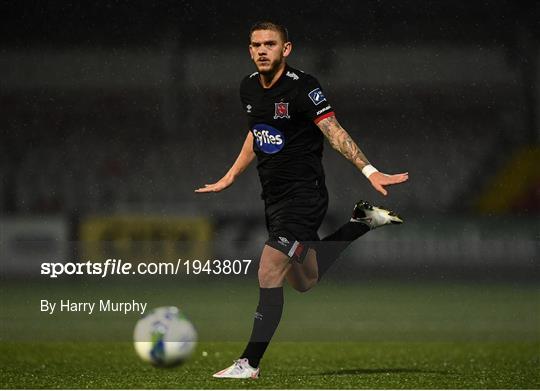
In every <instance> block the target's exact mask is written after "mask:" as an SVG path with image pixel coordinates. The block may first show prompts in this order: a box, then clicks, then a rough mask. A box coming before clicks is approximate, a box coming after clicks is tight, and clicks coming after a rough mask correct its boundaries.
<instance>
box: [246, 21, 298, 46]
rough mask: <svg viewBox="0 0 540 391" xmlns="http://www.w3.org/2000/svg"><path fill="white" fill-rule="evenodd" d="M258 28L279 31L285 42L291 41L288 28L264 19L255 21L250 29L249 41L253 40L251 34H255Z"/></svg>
mask: <svg viewBox="0 0 540 391" xmlns="http://www.w3.org/2000/svg"><path fill="white" fill-rule="evenodd" d="M257 30H272V31H276V32H278V33H279V35H281V38H282V39H283V42H289V32H288V31H287V28H286V27H284V26H282V25H280V24H277V23H274V22H270V21H268V20H263V21H259V22H255V23H253V25H252V26H251V29H250V30H249V42H251V35H252V34H253V32H254V31H257Z"/></svg>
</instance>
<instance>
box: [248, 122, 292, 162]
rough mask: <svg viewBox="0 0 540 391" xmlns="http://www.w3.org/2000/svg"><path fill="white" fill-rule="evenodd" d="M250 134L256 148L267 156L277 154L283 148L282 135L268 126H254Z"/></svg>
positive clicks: (283, 139)
mask: <svg viewBox="0 0 540 391" xmlns="http://www.w3.org/2000/svg"><path fill="white" fill-rule="evenodd" d="M252 132H253V136H254V137H255V140H254V142H255V145H256V146H257V148H258V149H259V150H260V151H262V152H264V153H266V154H268V155H273V154H274V153H278V152H279V151H281V150H282V149H283V147H284V146H285V138H284V137H283V134H282V133H281V132H280V131H279V130H277V129H276V128H274V127H272V126H270V125H267V124H256V125H255V126H254V127H253V130H252Z"/></svg>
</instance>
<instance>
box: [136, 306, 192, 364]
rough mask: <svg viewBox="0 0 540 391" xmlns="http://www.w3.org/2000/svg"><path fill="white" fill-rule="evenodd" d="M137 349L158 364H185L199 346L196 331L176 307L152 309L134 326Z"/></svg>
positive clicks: (150, 360)
mask: <svg viewBox="0 0 540 391" xmlns="http://www.w3.org/2000/svg"><path fill="white" fill-rule="evenodd" d="M133 338H134V342H135V351H136V352H137V354H138V355H139V357H140V358H141V359H142V360H143V361H146V362H149V363H151V364H152V365H155V366H174V365H179V364H182V363H183V362H184V361H186V360H187V359H188V358H189V356H191V354H192V353H193V350H194V349H195V346H196V345H197V331H196V330H195V327H193V324H192V323H191V322H190V321H189V319H188V318H186V316H185V315H184V314H183V313H182V311H180V310H179V309H178V308H177V307H159V308H155V309H153V310H151V311H150V312H149V313H148V314H147V315H146V316H145V317H144V318H142V319H140V320H139V321H138V322H137V324H136V325H135V331H134V332H133Z"/></svg>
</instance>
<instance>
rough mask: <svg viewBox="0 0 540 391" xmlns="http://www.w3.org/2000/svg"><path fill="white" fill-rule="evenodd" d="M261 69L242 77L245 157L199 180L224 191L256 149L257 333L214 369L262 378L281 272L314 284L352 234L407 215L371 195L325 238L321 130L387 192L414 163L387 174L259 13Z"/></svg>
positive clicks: (255, 38)
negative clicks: (260, 228) (262, 234)
mask: <svg viewBox="0 0 540 391" xmlns="http://www.w3.org/2000/svg"><path fill="white" fill-rule="evenodd" d="M249 38H250V42H249V52H250V54H251V59H252V60H253V62H254V63H255V66H256V68H257V72H254V73H252V74H251V75H249V76H247V77H245V78H244V79H243V81H242V83H241V85H240V96H241V100H242V105H243V108H244V110H245V111H246V114H247V117H248V123H249V131H248V133H247V136H246V139H245V141H244V145H243V147H242V150H241V151H240V154H239V155H238V158H237V159H236V161H235V162H234V164H233V165H232V167H231V168H230V169H229V171H228V172H227V173H226V174H225V176H224V177H223V178H221V179H220V180H219V181H217V182H215V183H212V184H207V185H205V186H204V187H202V188H200V189H197V190H195V191H196V192H198V193H206V192H220V191H222V190H224V189H226V188H228V187H229V186H231V185H232V184H233V182H234V180H235V178H236V177H237V176H238V175H240V174H241V173H242V172H243V171H244V170H245V169H246V167H248V166H249V164H250V163H251V162H252V161H253V160H254V159H255V157H257V161H258V164H257V169H258V172H259V178H260V181H261V185H262V190H263V192H262V198H263V199H264V204H265V216H266V226H267V229H268V240H267V241H266V243H265V246H264V248H263V250H262V255H261V258H260V263H259V270H258V278H259V286H260V291H259V303H258V306H257V310H256V312H255V319H254V324H253V329H252V333H251V337H250V340H249V342H248V344H247V346H246V348H245V350H244V352H243V353H242V354H241V355H240V358H239V359H237V360H235V361H234V364H233V365H231V366H230V367H228V368H225V369H224V370H222V371H220V372H217V373H216V374H214V377H217V378H239V379H243V378H257V377H258V376H259V362H260V360H261V358H262V356H263V354H264V352H265V350H266V348H267V347H268V344H269V342H270V340H271V338H272V336H273V335H274V332H275V330H276V329H277V326H278V324H279V321H280V319H281V314H282V311H283V282H284V280H287V281H288V283H289V284H290V285H291V286H293V287H294V288H295V289H297V290H299V291H301V292H305V291H307V290H309V289H310V288H312V287H313V286H314V285H315V284H316V283H317V282H318V281H319V280H320V279H321V277H322V276H323V275H324V274H325V273H326V271H327V270H328V269H329V267H330V266H331V265H332V264H333V263H334V261H335V260H336V259H337V258H338V257H339V255H340V254H341V252H342V251H343V250H344V249H345V248H346V247H347V246H348V245H349V244H350V243H351V242H353V241H354V240H356V239H357V238H358V237H360V236H361V235H363V234H365V233H366V232H368V231H369V230H371V229H374V228H377V227H380V226H383V225H388V224H400V223H402V222H403V221H402V220H401V218H400V217H399V216H397V215H396V214H394V213H393V212H391V211H389V210H385V209H383V208H381V207H375V206H372V205H371V204H369V203H368V202H365V201H360V202H358V203H357V204H356V205H355V206H354V209H353V213H352V217H351V219H350V221H348V222H346V223H345V224H344V225H343V226H341V227H340V228H339V229H338V230H337V231H335V232H334V233H332V234H331V235H329V236H327V237H325V238H323V239H319V237H318V235H317V231H318V229H319V227H320V225H321V223H322V221H323V218H324V216H325V214H326V210H327V207H328V193H327V190H326V186H325V180H324V171H323V167H322V162H321V160H322V150H323V142H324V137H326V139H328V141H329V142H330V145H331V146H332V147H333V148H334V149H336V150H337V151H339V152H340V153H341V154H342V155H343V156H344V157H345V158H347V160H349V161H350V162H351V163H352V164H354V165H355V167H357V168H358V170H360V171H361V172H362V173H363V174H364V175H365V176H366V177H367V178H368V180H369V181H370V182H371V185H372V186H373V187H374V188H375V189H376V190H377V191H379V192H381V193H382V194H384V195H386V194H387V191H386V189H385V186H386V185H393V184H397V183H401V182H404V181H406V180H407V179H408V173H402V174H396V175H387V174H383V173H381V172H379V171H378V170H377V169H375V168H374V167H373V166H372V165H371V164H370V162H369V161H368V159H367V158H366V156H365V155H364V154H363V153H362V151H361V150H360V149H359V148H358V146H357V145H356V143H355V142H354V141H353V140H352V139H351V137H350V136H349V134H348V133H347V132H346V131H345V130H344V129H343V128H342V127H341V125H340V124H339V122H338V120H337V118H336V115H335V113H334V111H333V109H332V106H331V105H330V102H328V100H327V99H326V97H325V95H324V93H323V91H322V89H321V86H320V85H319V82H318V81H317V79H315V78H314V77H313V76H310V75H308V74H306V73H304V72H302V71H299V70H297V69H294V68H292V67H290V66H289V65H287V64H286V61H285V60H286V59H287V57H289V55H290V54H291V50H292V44H291V42H290V41H289V39H288V36H287V30H286V29H285V28H284V27H283V26H280V25H278V24H275V23H272V22H258V23H256V24H254V25H253V27H252V28H251V30H250V34H249Z"/></svg>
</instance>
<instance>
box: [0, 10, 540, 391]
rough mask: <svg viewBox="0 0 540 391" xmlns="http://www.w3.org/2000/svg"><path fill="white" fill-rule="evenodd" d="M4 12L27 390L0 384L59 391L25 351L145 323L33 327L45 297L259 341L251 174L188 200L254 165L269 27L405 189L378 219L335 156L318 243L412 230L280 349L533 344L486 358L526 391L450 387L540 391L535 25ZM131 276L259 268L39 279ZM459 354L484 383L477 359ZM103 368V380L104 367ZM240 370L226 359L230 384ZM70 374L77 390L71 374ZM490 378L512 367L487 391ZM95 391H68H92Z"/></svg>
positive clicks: (259, 209)
mask: <svg viewBox="0 0 540 391" xmlns="http://www.w3.org/2000/svg"><path fill="white" fill-rule="evenodd" d="M0 7H1V11H0V15H1V16H0V18H1V20H2V23H0V134H1V141H0V167H1V168H0V175H1V178H2V181H1V183H0V212H1V214H0V225H1V228H0V234H1V235H0V246H1V248H0V250H1V252H0V277H1V280H2V283H1V285H0V293H1V296H0V304H1V305H0V331H1V333H0V341H2V342H3V344H2V345H0V348H2V349H3V351H4V353H5V355H4V356H5V357H6V359H5V361H4V364H5V365H6V368H8V367H9V373H10V375H9V376H10V377H9V382H8V381H7V377H6V378H5V379H4V380H6V381H5V382H2V383H4V384H9V385H11V387H19V386H21V384H22V385H25V384H26V385H33V387H34V388H35V387H41V386H43V384H45V385H47V384H53V385H54V384H59V383H57V379H58V378H59V377H60V376H63V374H62V372H59V374H58V377H54V376H56V375H50V376H53V378H52V380H51V381H52V383H39V379H40V375H39V373H38V372H31V371H34V370H35V371H39V368H38V369H34V367H35V365H34V364H33V363H34V361H35V360H37V361H39V360H40V359H39V358H36V359H35V360H34V361H33V359H32V357H34V356H33V352H32V351H33V348H32V347H31V346H27V347H26V348H24V349H20V347H19V346H18V345H13V344H10V343H12V342H13V341H17V340H31V341H33V340H36V339H38V340H53V341H65V340H69V341H82V340H90V341H95V340H98V341H103V340H106V341H112V340H114V341H117V340H122V341H129V340H130V338H131V328H132V326H133V324H134V321H135V319H136V318H137V315H136V314H133V315H129V316H127V317H124V316H119V315H117V314H99V315H96V316H94V317H87V316H85V315H75V314H61V315H58V316H57V317H50V316H48V315H45V314H41V313H40V312H39V307H38V306H39V300H40V299H41V298H50V299H55V298H56V299H59V298H72V299H74V300H82V299H84V298H86V299H89V300H96V299H99V298H101V297H105V298H118V299H120V300H128V301H129V300H131V299H138V300H146V301H148V302H149V306H150V307H153V306H158V305H170V304H180V305H182V306H183V308H185V309H186V311H188V313H189V315H190V316H191V318H192V319H193V320H194V322H195V324H196V326H197V327H198V329H199V332H200V336H201V339H202V340H203V341H243V340H244V339H245V338H246V336H247V335H248V333H249V330H250V327H251V320H250V319H251V316H252V313H251V311H252V309H254V307H255V303H256V300H257V290H256V288H255V287H256V284H257V282H256V275H255V274H254V273H255V271H256V261H257V260H258V256H259V254H260V249H261V246H262V243H263V242H264V240H265V236H266V232H265V226H264V219H263V205H262V202H261V200H260V198H259V193H260V188H259V183H258V178H257V175H256V170H255V168H254V167H251V168H250V169H249V170H248V171H247V172H246V173H245V174H244V175H243V176H242V177H241V178H240V179H239V180H238V181H237V183H236V184H235V185H234V186H233V187H232V188H230V189H228V190H227V191H225V192H223V193H221V194H212V195H204V196H201V195H196V194H195V193H193V190H194V189H195V188H197V187H199V186H201V185H203V184H204V183H209V182H210V181H215V180H217V179H219V178H220V177H221V176H222V175H223V174H224V173H225V171H226V170H227V168H228V167H229V166H230V165H231V164H232V163H233V161H234V159H235V157H236V155H237V153H238V151H239V150H240V147H241V143H242V140H243V139H244V137H245V134H246V131H247V128H246V121H245V118H244V113H243V110H242V107H241V105H240V102H239V97H238V87H239V82H240V80H241V78H242V77H243V76H244V75H246V74H248V73H250V72H252V65H251V62H250V60H249V57H248V53H247V32H248V30H249V27H250V25H251V23H252V22H254V21H256V20H260V19H275V20H277V21H278V22H281V23H283V24H284V25H286V26H288V28H289V32H290V37H291V39H292V41H293V43H294V49H293V55H292V57H291V58H290V61H289V62H290V64H291V65H293V66H296V67H298V68H300V69H303V70H304V71H306V72H308V73H311V74H314V75H316V76H317V77H318V78H319V80H320V82H321V83H322V85H323V88H324V89H325V94H326V96H327V97H328V99H329V100H330V101H331V102H332V104H333V106H334V107H335V109H336V113H337V116H338V118H339V119H340V122H341V123H342V124H343V125H344V127H345V128H346V129H347V130H349V131H350V133H351V134H352V136H353V138H354V139H355V140H357V141H358V143H359V145H360V146H361V148H362V149H363V150H364V151H365V152H366V154H367V156H368V157H369V158H370V159H371V161H372V162H373V163H374V165H375V166H376V167H378V168H379V169H381V170H384V171H387V172H402V171H409V173H410V180H409V182H408V183H407V184H404V185H401V186H397V187H393V188H390V189H389V192H390V195H389V196H388V197H387V198H384V197H382V196H379V195H378V194H377V193H376V192H375V191H374V190H373V189H371V188H370V186H369V185H368V183H367V181H366V180H365V179H364V178H363V176H362V175H361V174H359V173H358V172H357V171H356V170H355V169H354V168H353V167H352V166H351V165H350V164H349V163H348V162H346V161H345V159H343V158H342V157H340V156H339V155H338V154H337V153H336V152H334V151H333V150H331V148H330V147H329V146H328V144H327V145H326V148H325V156H324V160H325V168H326V175H327V184H328V187H329V191H330V209H329V213H328V217H327V220H326V221H325V223H324V225H323V227H322V229H321V233H322V234H324V233H325V232H329V231H331V230H332V229H333V228H334V227H336V226H338V225H339V224H341V223H342V222H343V221H344V219H347V218H348V216H349V213H350V210H351V207H352V205H353V203H354V202H355V201H357V200H358V199H362V198H365V199H369V200H371V201H372V202H374V203H375V204H378V203H382V204H383V205H385V206H388V207H390V208H391V209H394V210H396V211H398V212H399V213H400V214H401V215H402V216H403V217H404V218H405V220H406V225H404V226H402V227H390V228H388V229H383V230H380V231H376V232H373V233H370V234H369V235H367V236H366V237H364V238H362V239H361V240H359V241H358V242H356V243H355V244H353V245H352V246H351V248H350V249H349V250H348V251H347V253H346V255H345V256H344V257H343V259H342V261H341V262H340V263H339V264H338V265H336V267H335V269H334V270H333V271H332V272H331V273H329V274H328V279H326V280H325V281H323V283H322V285H321V286H320V287H318V288H316V289H315V290H314V291H313V292H310V293H308V294H307V295H301V294H298V293H295V292H291V291H288V292H287V303H286V307H285V311H286V312H285V315H284V318H283V322H282V324H281V325H280V329H279V330H278V334H277V336H276V339H277V340H278V341H279V340H281V341H298V340H303V341H321V340H324V341H342V342H343V341H364V342H366V341H367V342H369V341H372V342H373V341H375V342H378V341H398V342H399V343H406V342H407V341H450V342H452V341H462V342H467V341H481V342H486V341H488V342H489V341H498V342H501V341H505V342H510V343H512V342H516V341H518V342H520V343H522V344H524V346H528V349H529V350H528V351H529V352H533V353H531V355H532V356H530V357H532V358H529V356H527V357H525V356H524V355H523V354H521V355H520V353H519V352H520V351H522V350H521V346H522V345H512V346H514V347H513V348H511V347H509V346H510V345H497V346H499V347H498V348H497V349H499V350H497V349H495V351H497V353H496V354H495V353H489V352H490V350H489V349H488V350H482V349H484V348H479V349H480V350H478V352H479V353H478V357H483V360H484V363H485V366H479V367H478V368H480V369H481V368H484V369H486V368H488V369H486V370H488V372H484V375H485V377H487V378H489V377H490V376H492V372H493V373H494V372H498V373H507V374H508V373H510V376H509V377H508V378H507V379H509V380H508V382H507V383H496V382H495V383H494V382H491V383H490V382H489V381H488V382H487V383H466V384H460V383H448V384H450V386H451V387H450V388H458V387H465V388H469V387H471V384H472V385H473V387H472V388H481V387H482V384H488V385H491V388H494V387H498V385H500V384H505V385H506V388H513V387H512V386H515V387H517V386H518V385H519V386H523V387H525V388H535V387H538V384H539V383H538V375H537V374H536V377H531V375H530V373H534V372H535V371H536V369H538V342H539V340H540V311H539V308H540V291H539V289H538V282H539V279H540V270H539V265H540V260H539V256H538V253H539V251H538V250H539V232H540V229H539V228H540V227H539V219H538V217H539V211H540V170H539V167H540V148H539V140H540V123H539V114H540V90H539V81H540V65H539V59H540V45H539V41H540V27H539V20H540V10H539V6H538V3H537V2H512V1H509V0H508V1H504V0H502V1H493V0H489V1H483V2H464V1H463V2H422V1H412V2H391V1H377V2H347V1H341V0H339V1H334V2H331V4H326V3H323V2H317V1H311V2H286V1H282V0H277V1H272V2H258V3H251V2H229V1H225V2H142V1H141V2H124V1H97V2H92V4H90V3H79V2H73V3H61V2H60V3H54V4H52V3H51V4H48V3H45V2H33V3H25V2H12V3H11V4H9V3H4V4H2V6H0ZM114 257H116V258H122V259H123V260H127V261H147V260H152V261H154V260H175V259H177V258H183V259H185V258H194V257H197V258H202V259H206V258H207V257H208V258H210V259H213V258H229V259H231V258H232V259H234V258H239V259H247V258H251V259H253V260H254V261H255V262H254V265H252V267H251V273H250V275H249V276H248V277H247V278H245V277H244V278H242V277H227V278H225V277H216V276H213V277H202V276H199V277H197V278H195V277H188V278H182V277H163V278H158V277H152V278H141V279H135V278H131V277H128V278H123V279H122V278H120V279H110V280H109V279H106V280H100V279H98V278H92V277H86V278H85V277H83V276H77V277H66V276H64V277H62V278H60V279H58V280H52V279H49V278H47V277H45V276H41V275H40V264H41V262H53V261H55V262H58V261H60V262H72V261H77V260H81V261H86V260H88V259H91V260H94V261H101V262H102V261H104V260H105V259H106V258H114ZM339 319H341V320H342V321H338V320H339ZM36 346H38V345H36ZM62 346H63V345H62ZM62 346H60V348H58V349H59V350H60V351H61V350H63V349H64V348H63V347H62ZM81 346H82V345H81ZM278 346H279V345H278ZM400 346H401V345H400ZM407 346H408V347H407ZM482 346H484V347H485V346H487V345H482ZM408 348H410V346H409V345H405V347H404V348H400V349H401V350H400V351H402V352H406V351H407V349H408ZM432 348H433V347H432ZM40 349H41V347H40ZM43 349H45V350H43V351H44V352H48V351H49V350H47V349H46V348H43ZM66 349H68V350H69V349H71V350H69V351H72V352H74V351H75V347H74V346H68V347H67V348H66ZM370 349H371V348H369V349H368V350H369V351H370V352H371V350H370ZM433 349H435V350H437V349H438V348H437V349H436V348H433ZM460 349H461V348H460ZM486 349H487V348H486ZM278 351H279V350H278V348H276V351H275V352H278ZM315 351H316V349H315V350H314V352H315ZM534 351H536V353H535V354H534ZM122 352H123V351H122ZM344 352H345V349H344V350H343V351H342V352H341V353H343V354H344V356H343V357H341V359H342V360H347V361H345V363H347V362H351V359H350V357H349V358H347V356H346V355H345V353H344ZM463 352H464V353H463V354H464V355H463V360H464V361H463V365H464V367H470V365H469V364H470V362H472V360H473V359H472V358H471V357H476V356H474V355H473V356H470V355H469V356H468V354H469V353H468V352H469V351H468V350H467V348H464V350H463ZM341 353H340V352H338V353H337V354H338V355H339V354H341ZM43 354H44V355H45V353H43ZM47 354H48V353H47ZM74 354H76V355H79V353H74ZM92 354H95V355H96V356H98V357H100V355H101V348H100V349H97V350H96V351H95V352H94V353H92ZM231 354H232V353H231ZM270 354H274V353H272V351H271V352H270ZM275 354H277V353H275ZM440 354H441V356H440V363H441V366H442V365H443V364H442V363H443V362H444V365H447V364H446V358H445V357H444V355H443V354H442V352H441V353H440ZM505 354H506V355H505ZM527 354H528V353H527ZM51 355H52V354H51ZM229 355H230V354H229ZM366 355H367V356H370V355H371V353H369V354H368V353H366ZM120 356H121V355H120V354H119V353H118V358H117V360H118V362H123V360H124V356H121V357H120ZM319 356H320V355H319ZM319 356H318V357H319ZM323 356H324V354H323ZM383 356H384V355H383ZM383 356H381V357H383ZM406 356H408V355H406ZM13 357H15V358H13ZM54 357H57V356H54ZM92 357H94V356H92ZM328 357H334V356H328ZM336 357H337V356H336ZM381 357H379V358H381ZM222 358H223V357H222ZM222 358H219V357H218V356H217V353H216V356H215V357H214V358H213V359H214V360H215V362H214V363H213V364H212V366H217V367H219V366H221V360H222ZM133 359H134V358H133ZM228 359H229V357H228V355H227V358H226V359H225V360H228ZM410 359H411V360H413V361H414V360H417V359H418V356H416V355H412V356H410ZM57 360H58V362H59V363H60V364H58V366H59V368H63V366H66V367H67V366H69V365H70V364H69V363H67V362H66V360H64V359H63V358H57ZM336 360H338V358H336ZM497 360H498V361H497ZM520 360H521V361H520ZM76 361H77V360H73V363H75V362H76ZM105 361H106V360H105ZM353 361H354V359H353ZM424 361H425V362H426V363H428V362H432V361H433V360H431V359H429V360H428V359H424ZM435 361H437V360H435ZM82 362H84V360H83V361H82ZM98 362H99V364H98V363H95V364H94V365H95V366H100V365H101V362H100V361H99V360H98ZM226 362H228V361H226ZM419 362H423V361H422V359H420V360H419ZM437 362H438V361H437ZM494 362H498V363H499V364H500V365H501V366H494V367H493V368H495V369H493V370H492V372H489V370H491V369H489V367H490V363H494ZM508 362H513V363H515V366H516V368H517V369H511V368H510V367H509V366H508V365H507V363H508ZM328 365H329V368H330V369H331V368H332V366H333V365H334V364H333V363H329V364H328ZM344 365H345V364H344ZM373 365H379V367H376V368H380V365H384V364H380V363H374V364H373ZM389 365H396V364H389ZM397 365H400V364H397ZM401 365H409V364H401ZM411 365H412V364H411ZM414 365H416V361H415V363H414ZM426 365H427V364H426ZM450 365H452V364H450ZM482 365H484V364H482ZM26 367H28V368H29V369H28V371H29V372H25V371H21V368H26ZM36 368H37V367H36ZM43 368H45V367H43ZM500 368H503V369H504V370H506V372H504V370H502V369H501V370H499V369H500ZM509 368H510V369H509ZM137 370H139V369H137ZM521 370H523V371H524V372H520V371H521ZM96 371H97V372H96V373H100V374H107V373H108V374H111V373H112V372H107V371H105V370H103V368H102V367H99V368H97V369H96ZM200 371H202V369H200ZM381 371H383V372H384V369H382V370H381ZM478 371H479V370H478ZM478 371H477V369H474V372H473V373H471V376H472V377H475V376H477V374H478V373H479V372H478ZM398 372H399V370H398ZM405 372H406V371H405ZM6 373H7V372H6ZM21 373H23V374H24V373H36V374H37V375H36V376H37V377H34V378H33V379H38V380H37V381H38V382H37V383H24V382H23V381H22V380H20V379H22V377H20V376H21ZM486 373H488V375H486ZM537 373H538V372H537ZM206 375H207V374H206V373H205V374H204V376H206ZM406 375H407V373H405V375H404V376H406ZM6 376H8V375H6ZM192 376H199V372H197V374H196V375H193V374H192ZM299 376H300V375H299ZM420 376H421V375H420ZM493 376H495V375H493ZM512 376H514V377H512ZM121 377H126V376H125V375H124V374H123V375H122V376H121ZM518 377H519V379H521V380H519V382H518V383H515V382H514V380H515V379H517V378H518ZM25 378H26V379H32V377H28V376H26V377H25ZM111 378H114V379H116V378H117V376H116V375H114V374H113V375H111ZM126 378H128V377H126ZM493 378H494V377H492V378H491V379H493ZM79 380H80V381H81V382H82V383H73V384H80V386H81V387H87V386H88V384H89V383H86V380H85V379H82V378H81V379H79ZM488 380H489V379H488ZM61 384H63V383H61ZM94 384H97V385H98V388H109V387H115V386H119V385H118V384H119V383H114V382H113V383H103V384H102V385H101V387H99V385H100V384H101V383H94ZM111 384H112V385H111ZM137 384H139V387H140V386H141V384H142V386H146V385H145V384H147V383H144V382H143V383H137ZM152 384H154V383H152ZM156 384H158V385H159V384H163V383H156ZM173 384H175V383H173ZM263 384H266V383H263ZM276 384H282V387H283V383H279V382H278V383H276ZM309 384H311V387H310V388H313V387H315V386H316V385H314V383H308V385H309ZM324 384H325V388H328V387H334V386H336V385H333V384H331V383H324ZM336 384H337V386H339V385H338V384H339V383H336ZM383 384H384V383H383ZM403 384H408V383H403ZM425 384H427V383H422V382H419V383H414V385H413V388H423V385H425ZM429 384H431V386H432V387H436V386H437V384H443V383H429ZM122 385H123V387H122V388H127V387H131V386H132V384H131V383H121V384H120V386H122ZM158 385H155V387H158ZM266 385H267V386H268V384H266ZM270 385H271V384H270ZM49 386H50V385H49ZM351 386H352V387H353V388H357V387H359V385H358V383H351V384H349V385H348V387H351ZM387 386H391V387H392V388H395V387H397V386H396V384H394V383H392V384H390V385H388V384H387ZM161 387H162V386H161ZM192 387H194V388H197V387H202V386H201V384H200V383H193V384H192ZM158 388H159V387H158ZM368 388H373V383H371V387H368Z"/></svg>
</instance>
